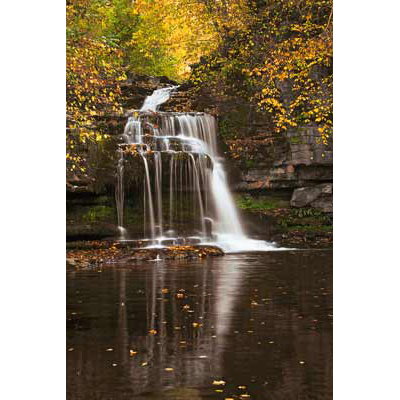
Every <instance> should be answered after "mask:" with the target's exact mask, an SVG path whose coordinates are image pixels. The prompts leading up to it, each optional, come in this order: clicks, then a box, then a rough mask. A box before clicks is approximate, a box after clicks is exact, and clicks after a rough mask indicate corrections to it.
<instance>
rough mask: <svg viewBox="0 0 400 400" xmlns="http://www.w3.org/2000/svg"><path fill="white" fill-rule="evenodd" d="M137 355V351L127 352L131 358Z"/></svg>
mask: <svg viewBox="0 0 400 400" xmlns="http://www.w3.org/2000/svg"><path fill="white" fill-rule="evenodd" d="M135 354H137V351H133V350H129V355H130V356H131V357H132V356H134V355H135Z"/></svg>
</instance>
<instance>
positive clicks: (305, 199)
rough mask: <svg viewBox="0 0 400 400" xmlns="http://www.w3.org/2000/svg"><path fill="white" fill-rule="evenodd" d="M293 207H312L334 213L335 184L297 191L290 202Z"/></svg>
mask: <svg viewBox="0 0 400 400" xmlns="http://www.w3.org/2000/svg"><path fill="white" fill-rule="evenodd" d="M290 205H291V206H292V207H306V206H311V207H313V208H316V209H318V210H320V211H323V212H326V213H331V212H333V184H331V183H325V184H321V185H317V186H314V187H303V188H299V189H295V190H294V191H293V194H292V198H291V200H290Z"/></svg>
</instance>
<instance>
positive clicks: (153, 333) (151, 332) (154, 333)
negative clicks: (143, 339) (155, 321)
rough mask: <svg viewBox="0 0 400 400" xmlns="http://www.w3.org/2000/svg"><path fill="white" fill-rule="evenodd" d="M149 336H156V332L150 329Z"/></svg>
mask: <svg viewBox="0 0 400 400" xmlns="http://www.w3.org/2000/svg"><path fill="white" fill-rule="evenodd" d="M149 334H150V335H157V331H156V330H155V329H150V330H149Z"/></svg>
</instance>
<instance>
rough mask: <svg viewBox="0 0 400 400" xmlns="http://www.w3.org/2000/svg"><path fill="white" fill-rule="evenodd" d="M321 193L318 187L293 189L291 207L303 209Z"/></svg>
mask: <svg viewBox="0 0 400 400" xmlns="http://www.w3.org/2000/svg"><path fill="white" fill-rule="evenodd" d="M321 193H322V189H321V188H320V187H304V188H299V189H295V190H294V191H293V194H292V198H291V200H290V205H291V206H292V207H305V206H308V205H309V204H311V203H312V202H313V201H314V200H316V199H317V198H318V196H319V195H320V194H321Z"/></svg>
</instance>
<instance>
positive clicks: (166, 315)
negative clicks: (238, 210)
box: [67, 251, 332, 400]
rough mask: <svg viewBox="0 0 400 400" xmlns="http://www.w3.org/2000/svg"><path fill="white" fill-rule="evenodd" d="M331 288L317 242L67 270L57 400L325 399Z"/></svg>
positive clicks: (328, 390) (326, 258) (328, 377)
mask: <svg viewBox="0 0 400 400" xmlns="http://www.w3.org/2000/svg"><path fill="white" fill-rule="evenodd" d="M331 288H332V283H331V253H330V252H317V251H314V252H312V251H311V252H287V253H284V252H275V253H268V254H266V253H264V254H252V255H235V256H233V255H231V256H225V257H223V258H217V259H207V260H204V261H194V262H191V263H188V262H185V263H181V264H180V263H178V262H170V263H168V262H164V261H163V262H158V263H147V264H143V265H140V266H138V265H118V266H114V267H112V268H104V269H102V270H98V271H96V270H90V271H79V272H74V273H69V274H68V276H67V299H68V308H67V347H68V352H67V398H68V399H101V400H105V399H114V400H116V399H128V398H129V399H140V398H142V397H143V396H145V398H174V399H193V398H198V399H201V398H205V397H207V398H209V397H210V396H211V397H212V398H221V399H225V398H226V397H230V396H231V397H232V396H234V397H236V396H240V395H241V394H249V395H250V396H251V398H259V399H264V398H265V399H303V398H304V399H308V398H310V399H311V398H315V399H329V398H331V396H332V393H331V379H332V378H331V375H332V371H331V366H332V359H331V357H332V352H331V344H332V335H331V333H332V332H331V331H332V329H331V319H332V299H331ZM213 381H224V382H226V384H225V385H222V384H221V385H213V384H212V382H213ZM239 387H240V388H239ZM237 398H239V397H237Z"/></svg>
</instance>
